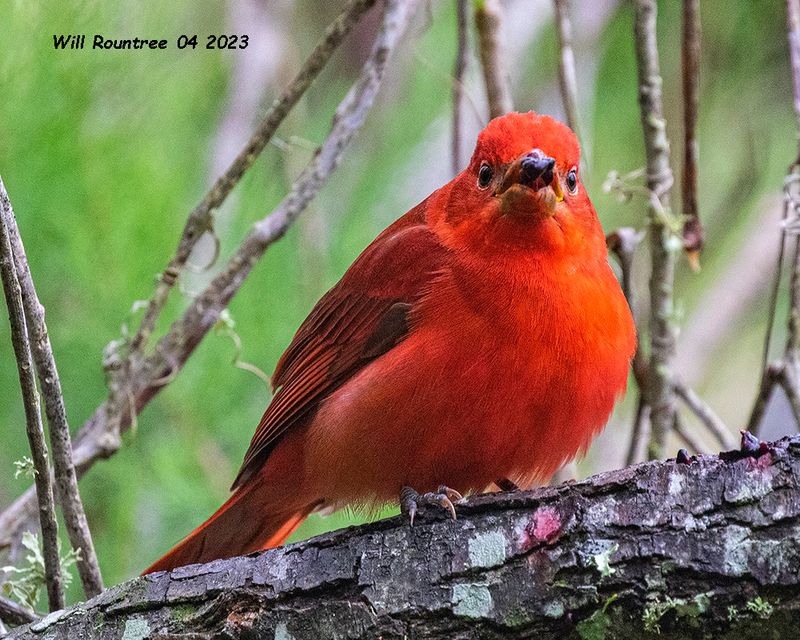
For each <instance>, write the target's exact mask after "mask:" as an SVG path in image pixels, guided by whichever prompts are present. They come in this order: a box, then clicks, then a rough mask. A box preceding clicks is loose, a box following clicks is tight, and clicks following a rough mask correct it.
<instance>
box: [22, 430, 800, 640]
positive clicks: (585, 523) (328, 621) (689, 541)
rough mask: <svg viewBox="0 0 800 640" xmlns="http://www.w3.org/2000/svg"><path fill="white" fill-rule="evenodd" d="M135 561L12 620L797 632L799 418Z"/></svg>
mask: <svg viewBox="0 0 800 640" xmlns="http://www.w3.org/2000/svg"><path fill="white" fill-rule="evenodd" d="M762 450H763V453H762V454H761V455H758V456H757V457H742V456H741V455H738V454H729V455H726V456H723V457H718V456H706V457H702V458H699V459H697V460H694V461H692V463H691V464H679V463H677V462H675V461H674V460H668V461H666V462H648V463H644V464H640V465H637V466H634V467H628V468H626V469H622V470H620V471H614V472H610V473H604V474H600V475H597V476H594V477H592V478H590V479H588V480H586V481H585V482H581V483H577V484H566V485H562V486H560V487H549V488H544V489H541V490H537V491H532V492H515V493H507V494H494V495H485V496H479V497H475V498H471V499H469V500H468V501H467V502H466V504H464V505H460V506H459V509H458V511H459V519H458V521H456V522H453V521H451V520H448V519H446V518H444V516H443V515H442V514H439V513H435V512H433V513H431V512H428V513H426V514H423V517H422V518H419V519H418V524H417V525H416V526H415V527H414V528H413V529H411V528H410V527H409V526H408V525H407V524H406V523H405V522H404V520H402V519H401V518H390V519H387V520H383V521H380V522H376V523H373V524H370V525H366V526H362V527H359V528H351V529H346V530H342V531H338V532H335V533H332V534H327V535H324V536H320V537H317V538H314V539H312V540H309V541H306V542H302V543H298V544H294V545H290V546H288V547H284V548H281V549H274V550H271V551H267V552H264V553H261V554H255V555H254V556H252V557H244V558H234V559H231V560H223V561H215V562H212V563H209V564H207V565H194V566H190V567H184V568H181V569H177V570H175V571H173V572H171V573H159V574H153V575H150V576H147V577H145V578H138V579H136V580H133V581H131V582H128V583H125V584H122V585H119V586H117V587H113V588H111V589H108V590H107V591H105V592H104V593H102V594H101V595H100V596H98V597H96V598H93V599H92V600H89V601H88V602H86V603H83V604H80V605H77V606H75V607H73V608H72V609H69V610H66V611H63V612H57V613H54V614H50V615H49V616H48V617H47V618H45V619H43V620H41V621H39V622H37V623H34V624H32V625H30V626H26V627H20V628H19V629H17V630H15V631H13V632H12V633H11V638H16V639H22V638H26V639H28V638H48V639H58V638H89V637H92V638H115V639H118V638H125V639H126V640H139V639H142V638H169V637H176V636H179V635H180V636H181V637H187V636H186V635H185V634H190V635H189V636H188V637H193V638H211V637H222V638H256V637H259V638H270V639H271V638H276V639H281V640H289V639H294V640H304V639H307V638H314V639H316V638H385V639H388V638H426V639H428V638H448V639H466V638H534V637H535V638H581V639H585V640H586V639H588V640H598V639H604V640H610V639H612V638H625V639H626V640H627V639H630V638H647V637H656V636H655V634H656V633H660V637H662V638H705V637H708V638H712V637H713V638H736V639H737V640H741V639H746V638H759V639H763V638H776V637H783V638H790V637H800V436H794V437H793V438H785V439H783V440H781V441H778V442H777V443H775V444H773V445H771V446H770V447H769V448H766V447H764V448H762Z"/></svg>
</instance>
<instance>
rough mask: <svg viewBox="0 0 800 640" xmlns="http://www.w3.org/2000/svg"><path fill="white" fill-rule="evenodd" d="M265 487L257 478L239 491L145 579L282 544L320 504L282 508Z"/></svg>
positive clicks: (149, 571)
mask: <svg viewBox="0 0 800 640" xmlns="http://www.w3.org/2000/svg"><path fill="white" fill-rule="evenodd" d="M264 484H265V483H264V482H263V481H262V479H261V478H260V477H259V476H256V477H254V478H253V479H252V480H251V481H250V482H248V483H246V484H245V485H243V486H242V487H240V488H239V489H238V490H237V491H236V492H235V493H234V494H233V495H232V496H231V497H230V498H229V499H228V501H227V502H226V503H225V504H223V505H222V506H221V507H220V508H219V509H217V511H216V513H214V515H212V516H211V517H210V518H209V519H208V520H206V521H205V522H204V523H203V524H201V525H200V526H199V527H197V529H195V530H194V531H192V533H190V534H189V535H188V536H186V537H185V538H184V539H183V540H182V541H181V542H180V543H179V544H178V545H176V546H175V547H174V548H173V549H172V550H171V551H169V552H168V553H167V554H166V555H165V556H163V557H162V558H161V559H160V560H157V561H156V562H155V563H153V564H152V565H151V566H150V567H148V568H147V569H145V571H144V572H143V573H142V575H145V574H148V573H153V572H154V571H167V570H170V569H174V568H175V567H181V566H183V565H187V564H194V563H200V562H210V561H211V560H216V559H218V558H230V557H233V556H240V555H244V554H246V553H251V552H253V551H258V550H259V549H271V548H272V547H278V546H280V545H281V544H283V543H284V542H285V541H286V539H287V538H288V537H289V536H290V535H292V533H293V532H294V530H295V529H297V527H299V526H300V524H301V523H302V522H303V520H305V519H306V517H308V515H309V514H310V513H311V512H312V511H313V510H314V509H315V508H316V507H317V504H318V503H315V502H312V503H310V504H300V505H298V504H281V503H279V502H278V500H279V499H280V498H278V496H279V495H280V493H278V492H275V491H274V490H271V489H273V488H272V487H266V486H264ZM276 494H277V495H276ZM284 495H285V494H284Z"/></svg>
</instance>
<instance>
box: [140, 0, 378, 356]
mask: <svg viewBox="0 0 800 640" xmlns="http://www.w3.org/2000/svg"><path fill="white" fill-rule="evenodd" d="M374 4H375V0H350V2H348V4H347V6H346V7H345V9H344V10H343V11H342V13H340V14H339V16H338V17H337V18H336V20H334V21H333V22H332V23H331V24H330V25H329V26H328V28H327V29H326V30H325V35H324V36H323V38H322V40H321V41H320V42H319V43H318V44H317V46H316V47H315V48H314V50H313V51H312V52H311V55H310V56H309V57H308V59H307V60H306V61H305V63H304V64H303V66H302V68H301V69H300V71H299V72H298V73H297V75H296V76H295V77H294V79H293V80H292V82H291V83H290V84H289V86H288V87H287V88H286V89H285V90H284V92H283V94H281V96H280V97H279V98H278V99H276V100H275V102H273V103H272V106H271V107H270V108H269V111H267V114H266V115H265V116H264V119H263V120H262V121H261V123H260V124H259V125H258V128H257V129H256V130H255V132H254V133H253V135H252V136H251V137H250V140H249V141H248V143H247V144H246V145H245V147H244V149H242V151H241V152H240V153H239V155H238V156H236V158H235V159H234V161H233V162H232V163H231V165H230V167H228V170H227V171H226V172H225V173H224V174H223V175H221V176H220V177H219V178H217V181H216V182H215V183H214V186H213V187H212V188H211V190H210V191H209V192H208V193H207V194H206V196H205V197H204V198H203V200H202V202H200V204H198V205H197V206H196V207H195V208H194V210H193V211H192V212H191V213H190V214H189V218H188V219H187V220H186V225H185V226H184V229H183V233H182V234H181V239H180V241H179V242H178V248H177V250H176V251H175V255H174V256H172V258H171V259H170V261H169V264H168V265H167V268H166V269H164V272H163V273H162V274H161V278H160V279H159V282H158V284H157V285H156V290H155V292H154V293H153V297H152V298H150V300H149V302H148V305H147V309H146V310H145V312H144V316H143V317H142V321H141V323H140V325H139V329H138V330H137V332H136V334H135V335H134V337H133V338H132V340H131V344H130V350H131V351H137V350H138V349H140V348H141V347H142V346H143V345H144V344H146V342H147V340H148V339H149V337H150V334H151V333H152V332H153V328H154V327H155V323H156V319H157V318H158V316H159V314H160V313H161V309H163V307H164V304H165V303H166V301H167V296H168V295H169V292H170V291H171V289H172V287H173V285H174V284H175V281H176V280H177V278H178V276H179V274H180V271H181V269H183V267H184V266H185V265H186V261H187V260H188V259H189V255H190V254H191V252H192V249H193V248H194V246H195V244H197V241H198V240H199V239H200V237H201V236H202V235H203V234H204V233H205V232H206V231H208V230H209V229H211V228H212V215H213V212H214V210H215V209H217V208H219V206H220V205H221V204H222V203H223V202H224V201H225V198H227V197H228V194H229V193H230V192H231V190H232V189H233V188H234V187H235V186H236V185H237V184H238V182H239V180H240V179H241V177H242V176H243V175H244V174H245V172H246V171H247V170H248V169H249V168H250V167H251V166H252V165H253V163H254V162H255V161H256V159H257V158H258V156H259V155H260V154H261V152H262V151H263V150H264V147H266V145H267V143H269V141H270V139H271V138H272V136H273V135H274V134H275V132H276V131H277V129H278V127H279V126H280V124H281V123H282V122H283V120H284V118H285V117H286V116H287V114H288V113H289V111H291V109H292V107H294V105H295V104H297V101H298V100H299V99H300V98H301V97H302V96H303V94H304V93H305V92H306V90H307V89H308V87H309V86H311V83H312V82H313V80H314V79H315V78H316V77H317V75H318V74H319V72H320V71H321V70H322V69H323V68H324V67H325V65H326V64H327V62H328V60H330V58H331V56H332V55H333V53H334V52H335V51H336V49H337V48H338V47H339V44H340V43H341V42H342V41H343V40H344V38H345V37H346V36H347V34H348V33H350V30H351V29H352V28H353V26H355V25H356V24H357V23H358V21H359V20H360V18H361V16H362V15H363V14H364V13H365V12H366V11H367V10H368V9H369V8H370V7H372V5H374Z"/></svg>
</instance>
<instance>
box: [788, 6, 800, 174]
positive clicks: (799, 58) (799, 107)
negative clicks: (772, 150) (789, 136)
mask: <svg viewBox="0 0 800 640" xmlns="http://www.w3.org/2000/svg"><path fill="white" fill-rule="evenodd" d="M786 31H787V37H788V39H789V62H790V64H791V66H792V96H793V97H794V117H795V120H796V123H797V125H796V126H797V130H796V131H795V135H796V136H797V151H798V153H797V159H796V160H795V162H794V163H795V164H796V165H800V2H798V0H786Z"/></svg>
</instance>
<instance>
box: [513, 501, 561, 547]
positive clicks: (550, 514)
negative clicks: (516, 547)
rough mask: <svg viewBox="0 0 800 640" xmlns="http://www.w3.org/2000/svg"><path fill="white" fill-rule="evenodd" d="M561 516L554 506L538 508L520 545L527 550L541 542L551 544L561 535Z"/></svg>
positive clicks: (526, 528)
mask: <svg viewBox="0 0 800 640" xmlns="http://www.w3.org/2000/svg"><path fill="white" fill-rule="evenodd" d="M561 526H562V524H561V516H560V515H559V513H558V511H556V510H555V509H553V508H552V507H540V508H539V509H537V510H536V511H535V512H534V514H533V516H531V519H530V521H529V522H528V524H527V526H526V527H525V532H524V533H523V535H522V540H520V543H521V544H520V546H521V547H522V548H523V549H525V550H527V549H530V548H532V547H535V546H538V545H541V544H551V543H553V542H555V541H556V540H558V538H559V536H560V535H561Z"/></svg>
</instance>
